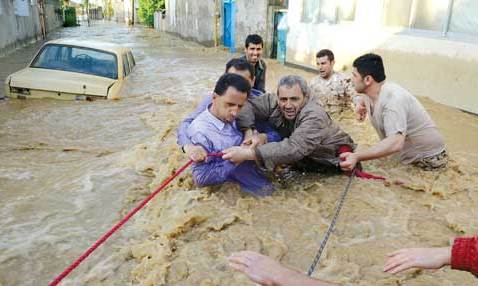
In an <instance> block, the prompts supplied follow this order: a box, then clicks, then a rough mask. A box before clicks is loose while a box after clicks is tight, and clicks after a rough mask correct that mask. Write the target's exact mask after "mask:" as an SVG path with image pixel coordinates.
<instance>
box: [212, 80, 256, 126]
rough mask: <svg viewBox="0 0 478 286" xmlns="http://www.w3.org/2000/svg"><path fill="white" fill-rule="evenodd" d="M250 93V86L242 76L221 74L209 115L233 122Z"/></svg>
mask: <svg viewBox="0 0 478 286" xmlns="http://www.w3.org/2000/svg"><path fill="white" fill-rule="evenodd" d="M250 92H251V85H250V84H249V82H248V81H247V80H246V79H245V78H244V77H242V76H240V75H237V74H232V73H226V74H223V75H222V76H221V77H220V78H219V80H218V81H217V82H216V87H215V88H214V93H213V95H212V106H211V110H210V111H211V113H212V114H213V115H214V116H216V117H217V118H219V119H220V120H222V121H225V122H233V121H234V120H235V119H236V116H237V114H238V113H239V111H240V110H241V108H242V106H243V105H244V103H245V102H246V100H247V97H248V96H249V93H250Z"/></svg>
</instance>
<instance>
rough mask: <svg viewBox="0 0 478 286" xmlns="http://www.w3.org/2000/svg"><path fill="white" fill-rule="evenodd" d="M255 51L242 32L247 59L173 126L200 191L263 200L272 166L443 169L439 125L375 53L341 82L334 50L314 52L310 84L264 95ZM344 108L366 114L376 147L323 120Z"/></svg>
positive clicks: (257, 42) (281, 85) (299, 82)
mask: <svg viewBox="0 0 478 286" xmlns="http://www.w3.org/2000/svg"><path fill="white" fill-rule="evenodd" d="M262 47H263V42H262V38H261V37H260V36H259V35H255V34H253V35H249V36H248V37H247V38H246V43H245V55H244V56H243V57H241V58H238V59H232V60H230V61H229V62H228V63H227V65H226V72H225V74H223V75H222V76H221V77H220V78H219V79H218V81H217V83H216V86H215V88H214V91H213V92H212V94H211V95H208V96H206V97H205V98H204V99H203V101H202V102H201V103H200V104H199V106H198V107H197V108H196V110H195V112H194V113H192V114H191V115H189V116H188V117H187V118H186V119H185V120H184V121H183V122H182V123H181V126H180V127H179V129H178V144H179V145H180V146H181V147H182V149H183V151H184V152H185V153H186V154H187V155H188V156H189V157H190V158H191V159H192V160H194V161H195V162H196V164H195V165H194V167H193V177H194V179H195V181H196V183H197V184H198V185H200V186H207V185H215V184H220V183H224V182H236V183H238V184H239V185H240V186H241V188H242V190H243V191H245V192H248V193H251V194H253V195H256V196H264V195H269V194H271V193H272V192H273V190H274V187H273V185H272V184H271V183H270V182H269V180H268V179H267V178H266V177H265V174H264V172H268V171H270V172H274V171H277V170H279V169H280V170H282V172H287V171H290V170H297V171H301V172H304V171H307V172H350V171H351V170H353V169H354V168H361V166H360V164H359V163H360V162H361V161H366V160H373V159H378V158H382V157H386V156H389V155H392V154H397V155H398V158H399V160H400V161H401V162H403V163H405V164H414V165H416V166H418V167H420V168H423V169H426V170H435V169H440V168H444V167H445V166H446V165H447V161H448V156H447V152H446V149H445V144H444V141H443V137H442V136H441V135H440V133H439V132H438V130H437V127H436V126H435V124H434V123H433V121H432V120H431V118H430V116H429V115H428V113H427V112H426V110H425V109H424V108H423V106H422V105H421V103H420V102H419V101H418V100H417V99H416V98H415V97H414V96H413V95H412V94H410V92H408V91H407V90H405V89H404V88H402V87H401V86H399V85H398V84H395V83H393V82H390V81H388V80H386V75H385V70H384V65H383V61H382V58H381V57H380V56H379V55H376V54H365V55H363V56H360V57H358V58H357V59H356V60H355V61H354V62H353V72H352V78H347V77H346V76H344V74H342V73H339V72H335V71H334V69H333V67H334V63H335V58H334V54H333V53H332V51H330V50H321V51H319V52H318V53H317V55H316V58H317V65H318V68H319V75H318V76H317V77H316V78H315V79H313V80H312V82H311V83H310V84H308V83H307V82H306V81H305V80H304V79H303V78H302V77H300V76H297V75H287V76H284V77H282V78H281V79H280V80H279V82H278V85H277V90H276V92H275V93H268V92H265V90H264V87H265V78H266V63H265V62H264V61H263V60H262V59H261V55H262ZM351 108H354V109H355V112H356V114H357V118H358V120H364V119H365V118H366V117H367V116H368V117H369V118H370V121H371V123H372V125H373V127H374V128H375V130H376V131H377V133H378V135H379V137H380V139H381V141H380V142H378V143H377V144H375V145H374V146H372V147H371V148H357V145H356V144H355V143H354V141H353V139H352V138H351V137H350V135H349V134H347V133H346V132H345V131H343V130H342V129H341V128H340V126H339V125H338V124H337V123H336V122H334V120H333V117H331V114H332V115H334V114H337V113H341V112H344V111H346V110H349V109H351ZM211 153H214V154H218V153H220V154H221V155H222V156H221V157H217V156H216V157H210V156H208V154H211ZM284 170H285V171H284Z"/></svg>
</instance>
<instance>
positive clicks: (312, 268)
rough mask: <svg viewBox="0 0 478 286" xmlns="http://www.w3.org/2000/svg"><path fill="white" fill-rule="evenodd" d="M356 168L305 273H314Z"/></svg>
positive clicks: (309, 274)
mask: <svg viewBox="0 0 478 286" xmlns="http://www.w3.org/2000/svg"><path fill="white" fill-rule="evenodd" d="M355 172H356V169H355V168H354V169H353V170H352V171H351V172H350V175H349V181H348V183H347V186H346V187H345V189H344V190H343V192H342V194H341V196H340V200H339V202H338V203H337V206H336V207H335V213H334V217H333V218H332V222H331V223H330V225H329V228H328V229H327V232H326V233H325V235H324V238H322V241H321V242H320V247H319V251H318V252H317V255H316V256H315V258H314V262H312V264H311V265H310V267H309V270H308V271H307V275H308V276H311V275H312V273H314V270H315V267H317V264H318V263H319V260H320V257H321V256H322V252H324V249H325V246H326V245H327V241H328V240H329V238H330V235H331V234H332V231H334V227H335V224H336V223H337V218H338V217H339V214H340V210H341V209H342V207H343V205H344V202H345V198H346V197H347V193H348V192H349V189H350V185H351V184H352V179H353V177H354V176H355Z"/></svg>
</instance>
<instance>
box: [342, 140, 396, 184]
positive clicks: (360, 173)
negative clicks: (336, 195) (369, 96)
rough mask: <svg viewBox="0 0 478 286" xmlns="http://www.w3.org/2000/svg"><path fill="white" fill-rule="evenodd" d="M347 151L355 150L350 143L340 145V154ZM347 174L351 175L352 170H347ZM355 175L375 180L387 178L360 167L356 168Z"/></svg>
mask: <svg viewBox="0 0 478 286" xmlns="http://www.w3.org/2000/svg"><path fill="white" fill-rule="evenodd" d="M346 152H353V150H352V148H351V147H350V146H348V145H342V146H340V148H339V151H338V152H337V153H338V155H340V154H342V153H346ZM341 159H342V161H343V160H345V158H341ZM345 174H346V175H347V176H351V175H352V171H346V172H345ZM355 176H357V178H361V179H373V180H384V181H385V180H387V178H385V177H382V176H378V175H374V174H372V173H368V172H365V171H362V170H360V169H355Z"/></svg>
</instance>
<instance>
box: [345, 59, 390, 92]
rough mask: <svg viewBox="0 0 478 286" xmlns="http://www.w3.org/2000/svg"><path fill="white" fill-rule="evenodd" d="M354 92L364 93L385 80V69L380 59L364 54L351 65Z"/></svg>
mask: <svg viewBox="0 0 478 286" xmlns="http://www.w3.org/2000/svg"><path fill="white" fill-rule="evenodd" d="M352 66H353V71H352V75H353V80H354V84H355V90H356V91H357V92H359V93H366V91H367V89H368V88H369V87H370V86H371V85H374V84H376V83H381V82H382V81H384V80H385V78H386V76H385V68H384V67H383V61H382V57H380V56H379V55H376V54H365V55H363V56H360V57H358V58H357V59H355V61H354V62H353V64H352Z"/></svg>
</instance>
